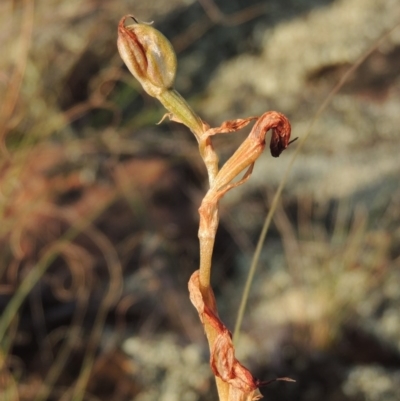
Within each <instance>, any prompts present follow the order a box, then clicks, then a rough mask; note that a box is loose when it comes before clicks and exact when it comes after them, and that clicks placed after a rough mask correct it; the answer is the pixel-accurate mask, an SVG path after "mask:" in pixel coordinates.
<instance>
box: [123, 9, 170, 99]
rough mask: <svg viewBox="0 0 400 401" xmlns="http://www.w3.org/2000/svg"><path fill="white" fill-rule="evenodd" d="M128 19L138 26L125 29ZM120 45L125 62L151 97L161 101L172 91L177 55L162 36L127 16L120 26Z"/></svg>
mask: <svg viewBox="0 0 400 401" xmlns="http://www.w3.org/2000/svg"><path fill="white" fill-rule="evenodd" d="M127 18H132V19H133V20H134V21H135V23H134V24H132V25H128V26H125V21H126V19H127ZM117 44H118V51H119V54H120V55H121V58H122V60H123V61H124V62H125V64H126V66H127V67H128V69H129V71H130V72H131V73H132V74H133V76H134V77H135V78H136V79H137V80H138V81H139V82H140V83H141V85H142V86H143V89H144V90H145V91H146V92H147V93H148V94H149V95H150V96H153V97H158V96H159V95H160V94H161V93H162V92H163V91H165V90H167V89H170V88H172V87H173V84H174V80H175V74H176V66H177V61H176V55H175V51H174V49H173V48H172V45H171V43H170V42H169V40H168V39H167V38H166V37H165V36H164V35H163V34H162V33H161V32H159V31H157V29H155V28H153V27H152V26H150V25H146V24H142V23H139V22H138V21H137V20H136V19H135V17H133V16H132V15H126V16H124V17H123V18H122V19H121V21H120V22H119V25H118V42H117Z"/></svg>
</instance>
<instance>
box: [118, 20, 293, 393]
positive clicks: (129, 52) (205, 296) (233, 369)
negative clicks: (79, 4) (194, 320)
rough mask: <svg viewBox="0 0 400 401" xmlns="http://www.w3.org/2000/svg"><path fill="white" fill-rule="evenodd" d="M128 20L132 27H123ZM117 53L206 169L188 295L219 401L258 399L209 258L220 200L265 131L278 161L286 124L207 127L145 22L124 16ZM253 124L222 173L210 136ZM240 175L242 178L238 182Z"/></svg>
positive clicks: (258, 120) (278, 118) (168, 48)
mask: <svg viewBox="0 0 400 401" xmlns="http://www.w3.org/2000/svg"><path fill="white" fill-rule="evenodd" d="M129 18H130V19H132V20H133V24H130V25H126V20H127V19H129ZM118 50H119V53H120V55H121V57H122V59H123V61H124V62H125V64H126V65H127V67H128V69H129V71H130V72H131V73H132V74H133V76H134V77H135V78H136V79H137V80H138V81H139V82H140V84H141V85H142V87H143V89H144V90H145V91H146V92H147V93H148V94H149V95H150V96H152V97H155V98H157V99H158V100H159V101H160V102H161V103H162V104H163V106H164V107H165V108H166V109H167V110H168V113H167V114H166V115H165V116H164V117H169V119H170V120H173V121H176V122H178V123H181V124H184V125H186V126H187V127H188V128H189V129H190V130H191V131H192V133H193V134H194V136H195V138H196V140H197V143H198V146H199V152H200V155H201V157H202V159H203V161H204V164H205V166H206V169H207V173H208V180H209V190H208V192H207V193H206V195H205V197H204V198H203V200H202V202H201V205H200V208H199V214H200V224H199V234H198V235H199V242H200V266H199V269H198V270H196V271H195V272H194V273H193V275H192V276H191V278H190V280H189V293H190V300H191V302H192V303H193V305H194V307H195V308H196V310H197V312H198V314H199V318H200V321H201V323H202V324H203V326H204V330H205V333H206V336H207V340H208V343H209V347H210V365H211V369H212V371H213V373H214V375H215V378H216V384H217V389H218V395H219V399H220V401H253V400H257V399H259V398H262V396H261V393H260V391H259V387H260V386H262V385H265V384H267V382H262V381H259V380H257V379H255V378H254V377H253V376H252V374H251V373H250V371H249V370H248V369H246V368H245V367H244V366H243V365H242V364H241V363H240V362H239V361H238V360H237V359H236V357H235V349H234V345H233V342H232V336H231V333H230V332H229V330H228V329H227V327H226V326H225V325H224V324H223V322H222V321H221V320H220V318H219V316H218V311H217V305H216V301H215V297H214V293H213V290H212V288H211V285H210V276H211V259H212V254H213V249H214V241H215V235H216V232H217V228H218V224H219V201H220V200H221V198H222V197H223V196H224V195H225V194H226V193H227V192H228V191H230V190H231V189H233V188H235V187H238V186H240V185H242V184H244V183H245V182H246V181H247V180H248V179H249V178H250V176H251V174H252V171H253V167H254V163H255V162H256V160H257V159H258V157H260V155H261V154H262V153H263V150H264V148H265V137H266V134H267V132H268V131H269V130H272V136H271V141H270V150H271V154H272V156H273V157H278V156H279V155H280V154H281V153H282V151H283V150H285V149H286V148H287V147H288V145H289V144H290V133H291V127H290V123H289V120H288V119H287V118H286V117H285V116H284V115H283V114H281V113H279V112H276V111H267V112H266V113H264V114H263V115H262V116H260V117H248V118H244V119H236V120H229V121H225V122H223V123H222V124H221V126H219V127H216V128H211V127H210V126H209V125H208V124H207V123H206V122H204V121H203V120H202V119H201V118H200V117H199V116H198V115H197V114H196V113H195V112H194V111H193V110H192V108H191V107H190V106H189V105H188V103H187V102H186V101H185V99H184V98H183V97H182V96H181V95H180V94H179V93H178V92H177V91H176V90H175V89H174V80H175V75H176V68H177V59H176V54H175V52H174V49H173V47H172V45H171V43H170V42H169V41H168V39H167V38H166V37H165V36H164V35H163V34H162V33H161V32H159V31H158V30H156V29H155V28H154V27H152V26H151V25H150V24H148V23H143V22H139V21H138V20H137V19H136V18H135V17H134V16H133V15H126V16H124V17H123V18H122V19H121V21H120V22H119V25H118ZM252 121H254V122H255V123H254V126H253V128H252V130H251V132H250V134H249V135H248V136H247V138H246V139H245V140H244V141H243V143H242V144H241V145H240V146H239V148H238V149H237V150H236V151H235V152H234V154H233V155H232V156H231V158H230V159H228V160H227V161H226V163H225V164H224V165H223V166H222V167H221V168H220V167H219V160H218V155H217V153H216V151H215V149H214V146H213V142H212V139H213V136H215V135H219V134H226V133H231V132H235V131H238V130H240V129H242V128H244V127H245V126H247V125H248V124H249V123H250V122H252ZM242 173H244V175H243V176H242V177H241V178H239V179H237V177H238V176H239V175H240V174H242ZM276 380H287V381H290V380H291V379H288V378H280V379H276Z"/></svg>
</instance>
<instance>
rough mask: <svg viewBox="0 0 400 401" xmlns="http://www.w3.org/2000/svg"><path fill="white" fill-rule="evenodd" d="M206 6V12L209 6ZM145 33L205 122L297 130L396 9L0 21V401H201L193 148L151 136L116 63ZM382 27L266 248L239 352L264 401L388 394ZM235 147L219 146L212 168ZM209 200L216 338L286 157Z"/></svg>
mask: <svg viewBox="0 0 400 401" xmlns="http://www.w3.org/2000/svg"><path fill="white" fill-rule="evenodd" d="M216 6H218V7H219V8H216ZM127 13H134V14H135V15H137V17H138V18H139V19H141V20H154V21H155V22H156V26H157V27H158V28H159V29H160V30H162V31H163V32H164V33H165V34H166V36H168V37H169V38H171V40H172V42H173V44H174V45H175V47H176V48H177V51H178V59H179V65H180V67H179V72H178V80H177V86H178V89H179V90H180V91H181V92H183V93H184V94H185V96H187V97H188V98H189V99H191V101H192V104H193V105H194V107H195V108H196V109H197V110H199V111H200V113H202V115H203V116H204V117H205V119H206V120H208V121H210V122H215V125H217V124H219V123H220V122H221V121H222V120H224V119H227V118H235V117H241V116H247V115H252V114H261V113H262V112H263V111H265V110H266V109H278V110H279V111H282V112H284V113H285V114H288V116H289V117H290V118H291V120H292V123H293V129H294V134H295V135H296V136H297V135H299V136H301V135H304V133H305V131H306V128H305V127H306V126H307V125H308V124H309V122H310V121H311V120H312V118H313V115H314V114H315V111H316V110H317V108H318V106H319V105H320V104H321V103H322V101H323V100H324V99H325V98H326V96H327V95H328V93H329V90H330V88H331V87H332V86H333V85H334V84H335V83H336V82H337V80H338V79H339V78H340V76H341V75H342V74H343V73H344V71H345V70H346V68H348V66H349V65H351V64H352V63H353V62H355V60H356V59H357V57H359V56H360V55H361V54H362V53H363V52H365V51H367V49H368V48H369V47H370V46H372V45H373V44H374V42H375V41H376V40H377V38H378V37H379V36H381V35H382V34H383V33H384V32H385V31H386V30H388V29H389V28H391V27H393V26H394V25H395V23H396V22H397V21H398V20H399V16H400V7H399V5H398V2H397V1H390V0H379V1H368V2H365V1H360V0H351V1H350V0H349V1H339V0H336V1H317V0H315V1H311V0H310V1H302V2H298V1H289V0H288V1H285V2H279V1H261V2H260V3H257V2H255V1H254V2H253V1H251V2H245V1H236V2H223V1H218V2H212V1H209V0H208V1H206V0H202V1H199V2H196V1H180V0H176V1H158V2H135V1H118V2H117V1H114V2H107V1H100V0H98V1H94V0H93V1H90V0H85V1H74V0H72V1H61V0H58V1H55V0H53V1H45V0H37V1H33V0H20V1H16V0H14V1H11V0H5V1H2V2H1V4H0V22H1V24H0V26H1V27H2V28H1V30H0V48H1V54H2V57H1V59H0V102H1V105H0V106H1V109H0V110H1V111H0V144H1V157H0V218H1V224H0V255H1V256H0V310H1V312H2V313H1V318H0V344H1V350H0V352H1V354H0V394H1V398H2V399H4V400H27V401H31V400H35V401H36V400H46V399H48V400H63V401H64V400H115V401H117V400H118V401H123V400H138V401H146V400H155V399H157V400H162V401H168V400H178V399H179V400H181V401H192V400H193V401H194V400H211V399H215V393H214V390H213V382H212V378H211V375H210V373H209V368H208V366H207V351H206V346H205V342H204V338H203V333H202V330H201V327H200V324H199V323H198V321H197V317H196V316H195V311H194V310H193V309H192V307H191V305H190V304H189V300H188V296H187V287H186V283H187V279H188V277H189V275H190V274H191V272H192V271H193V270H194V269H195V268H196V266H197V251H198V250H197V246H198V244H197V238H196V235H197V232H196V231H197V228H196V225H197V219H198V218H197V212H196V209H197V207H198V205H199V202H200V199H201V194H202V193H203V191H204V188H205V182H204V171H203V170H202V166H201V163H200V161H199V159H198V158H197V156H196V154H197V149H196V145H195V143H194V140H193V138H191V137H190V135H189V133H188V132H186V130H185V129H183V128H181V127H179V126H177V125H176V124H174V123H171V124H170V123H168V124H167V123H164V124H162V125H160V126H156V125H155V123H156V122H157V121H158V120H159V119H160V117H161V116H162V114H163V111H162V110H161V108H160V106H159V105H158V104H157V103H156V102H153V101H152V100H150V99H149V98H148V97H146V96H145V95H143V93H142V92H141V89H140V88H139V85H138V84H137V83H136V82H134V80H133V79H132V78H131V77H130V75H129V74H128V73H127V71H126V70H125V69H124V68H123V66H122V62H121V60H120V58H119V56H118V55H117V50H116V44H115V41H116V33H117V32H116V26H117V22H118V20H119V18H120V17H121V16H122V15H124V14H127ZM399 49H400V30H399V29H397V30H395V31H393V33H392V34H391V35H390V36H389V37H388V38H386V39H385V41H384V42H382V44H381V45H380V46H379V47H378V48H377V50H376V51H375V52H373V53H372V55H371V56H370V57H369V58H368V59H367V60H366V62H365V63H364V64H363V65H362V66H361V67H360V69H358V70H357V71H356V73H355V74H353V76H352V77H351V80H350V82H349V83H347V84H346V85H345V86H344V87H343V88H342V90H341V91H340V92H339V94H338V95H337V96H336V97H335V99H334V100H333V102H332V104H331V105H330V106H329V107H328V109H327V110H326V112H325V114H324V115H323V116H322V118H320V119H319V121H318V122H317V124H316V126H315V128H314V131H315V132H314V133H313V134H312V136H311V137H310V139H309V140H308V142H307V143H306V144H305V148H304V150H303V152H302V154H301V155H300V157H299V158H298V160H297V162H296V164H295V167H294V169H293V172H292V174H291V178H290V180H289V183H288V185H287V187H286V190H285V193H284V196H283V198H282V202H281V203H280V206H279V208H278V210H277V212H276V215H275V218H274V227H273V228H272V230H271V232H270V234H269V236H268V238H267V242H266V245H265V249H264V251H263V255H262V261H261V263H260V268H259V270H258V273H257V277H256V281H255V283H254V285H253V288H252V295H251V300H250V303H249V306H248V308H247V313H246V318H245V322H244V328H243V334H242V336H241V339H240V341H239V353H240V354H241V357H243V358H244V360H245V361H246V364H247V365H248V366H250V367H251V368H252V370H253V371H254V373H255V375H256V376H258V377H260V378H263V379H268V378H270V377H274V376H279V375H284V376H291V377H294V378H295V379H297V383H296V384H294V385H289V384H274V385H271V386H270V387H268V388H267V389H265V391H264V392H265V394H266V398H267V399H280V400H282V399H283V400H302V401H303V400H304V401H305V400H310V401H314V400H321V399H324V400H327V401H341V400H344V401H359V400H360V401H363V400H368V401H375V400H379V401H395V400H398V399H399V398H400V394H399V388H400V386H399V384H400V370H399V367H400V314H399V311H400V291H399V288H400V270H399V260H400V259H399V256H400V251H399V250H400V231H399V221H400V212H399V211H400V189H399V179H398V177H399V173H400V162H399V158H398V155H397V153H398V149H399V144H400V136H399V130H398V127H399V122H400V121H399V118H400V113H399V112H398V110H400V81H399V72H400V63H399ZM239 141H240V135H239V136H235V137H232V138H228V139H226V140H221V141H220V142H219V145H220V146H221V149H222V157H226V156H227V155H228V154H229V152H231V151H232V150H233V148H234V146H235V145H237V144H238V143H239ZM292 151H293V150H292V149H289V151H288V152H287V154H286V152H285V154H284V155H283V156H282V157H281V158H279V159H278V160H272V159H271V158H268V157H267V156H265V157H264V158H262V160H260V163H259V164H258V168H257V169H256V171H255V174H254V176H253V177H252V179H251V180H250V183H249V185H246V186H244V187H243V190H241V191H238V192H236V195H232V196H230V197H229V199H228V200H227V201H226V202H225V203H224V204H223V207H224V212H223V219H222V227H221V230H220V232H219V238H217V248H216V253H215V267H214V271H213V275H214V277H213V280H214V281H215V285H216V287H217V295H218V300H219V303H220V305H221V313H222V314H223V319H224V320H225V321H227V322H228V323H229V325H230V327H233V324H234V319H235V314H236V310H237V307H238V304H239V300H240V296H241V291H242V287H243V283H244V280H245V277H246V273H247V270H248V264H249V260H250V258H251V255H252V252H253V250H254V244H255V242H256V238H257V235H258V233H259V230H260V228H261V225H262V219H263V217H264V216H265V213H266V211H267V210H268V207H269V204H270V200H271V197H272V194H273V191H274V188H276V186H277V183H278V182H279V179H280V178H281V177H282V172H283V171H284V170H285V167H286V166H287V165H288V162H289V160H290V156H291V152H292Z"/></svg>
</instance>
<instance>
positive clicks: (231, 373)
mask: <svg viewBox="0 0 400 401" xmlns="http://www.w3.org/2000/svg"><path fill="white" fill-rule="evenodd" d="M189 293H190V300H191V301H192V303H193V305H194V307H195V308H196V309H197V312H198V313H199V317H200V320H201V322H202V323H203V326H204V328H205V330H207V326H211V327H212V328H213V329H215V330H216V331H217V336H216V338H215V340H214V342H213V344H210V348H211V355H210V365H211V369H212V371H213V373H214V375H215V376H216V377H218V378H220V379H221V380H223V381H224V382H225V383H227V384H228V385H229V398H228V399H229V401H255V400H258V399H260V398H262V396H261V394H260V392H259V390H258V384H257V383H258V381H257V380H256V379H254V377H253V376H252V374H251V373H250V372H249V370H248V369H246V368H245V367H244V366H243V365H242V364H241V363H240V362H239V361H238V360H237V359H236V357H235V347H234V345H233V342H232V335H231V333H230V331H229V330H228V329H227V327H226V326H225V325H224V324H223V323H222V322H221V320H220V319H219V317H218V316H217V314H216V311H215V313H214V312H213V311H212V310H211V308H209V307H208V306H207V305H206V304H205V303H204V301H203V296H202V293H201V291H200V282H199V271H198V270H197V271H195V272H194V273H193V274H192V277H191V278H190V280H189Z"/></svg>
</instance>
